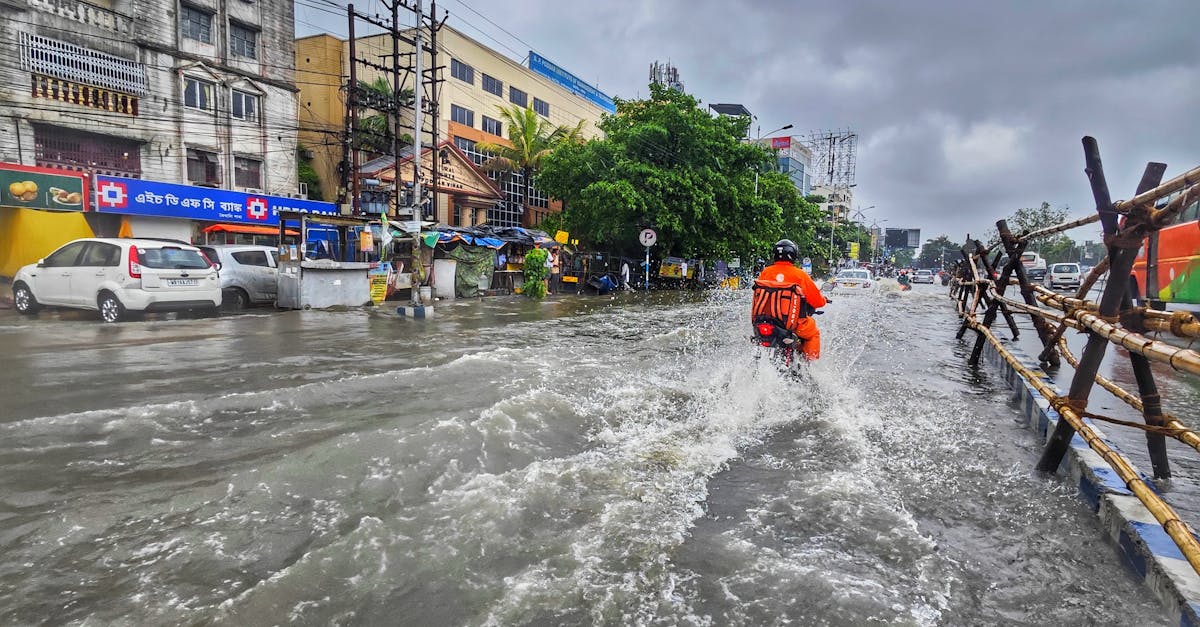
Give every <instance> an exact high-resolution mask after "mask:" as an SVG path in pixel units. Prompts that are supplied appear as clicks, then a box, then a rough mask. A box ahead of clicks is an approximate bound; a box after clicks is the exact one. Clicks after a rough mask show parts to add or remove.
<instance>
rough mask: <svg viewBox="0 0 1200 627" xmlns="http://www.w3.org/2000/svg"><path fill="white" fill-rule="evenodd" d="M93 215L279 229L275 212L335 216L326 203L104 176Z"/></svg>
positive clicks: (334, 208)
mask: <svg viewBox="0 0 1200 627" xmlns="http://www.w3.org/2000/svg"><path fill="white" fill-rule="evenodd" d="M96 211H99V212H102V213H118V214H122V215H138V216H157V217H162V218H184V219H187V220H207V221H210V222H233V223H241V224H256V225H260V226H278V225H279V212H280V211H295V212H299V213H311V214H316V215H328V216H336V215H339V212H338V209H337V205H335V204H333V203H330V202H318V201H315V200H305V199H300V198H286V197H283V196H268V195H266V194H248V193H245V192H234V191H229V190H225V189H213V188H210V187H196V186H195V185H176V184H174V183H158V182H155V181H143V180H141V179H129V178H122V177H118V176H104V175H99V176H97V177H96Z"/></svg>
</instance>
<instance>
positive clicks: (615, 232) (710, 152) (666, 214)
mask: <svg viewBox="0 0 1200 627" xmlns="http://www.w3.org/2000/svg"><path fill="white" fill-rule="evenodd" d="M616 105H617V112H616V114H614V115H606V116H604V118H603V120H602V121H601V122H600V129H601V130H602V131H604V133H605V137H604V138H603V139H595V140H592V141H589V142H586V143H581V144H573V143H568V144H564V145H561V146H560V147H558V149H556V150H555V151H554V152H553V153H552V154H550V155H548V156H546V157H545V159H544V160H543V162H542V168H541V171H540V173H539V174H538V177H537V185H538V187H539V188H540V189H542V190H543V191H544V192H545V193H546V194H548V195H549V196H552V197H554V198H558V199H561V200H563V201H564V203H565V206H566V210H565V214H564V216H563V219H564V220H565V222H566V226H567V227H568V228H569V230H570V231H571V232H572V235H573V236H577V237H579V238H580V239H581V240H583V241H586V242H587V243H588V244H590V245H592V246H596V247H602V248H609V249H611V250H616V251H623V252H636V251H639V250H640V245H639V244H638V242H637V234H638V232H639V231H640V230H641V229H642V228H645V227H647V226H649V227H653V228H654V229H655V230H656V231H657V233H658V242H659V243H658V246H659V248H660V250H662V251H665V252H666V253H667V254H671V255H678V256H684V257H707V258H729V257H735V256H740V257H745V258H747V259H750V258H754V257H757V256H762V255H764V254H765V251H766V250H767V249H768V248H769V246H770V245H771V244H773V243H774V242H775V241H777V240H779V239H781V238H783V237H788V238H790V239H792V240H794V241H796V242H797V244H799V245H801V248H802V249H803V248H804V244H805V243H811V241H812V239H813V236H814V227H815V226H816V225H817V224H818V221H819V208H818V207H817V206H816V205H815V204H812V203H809V202H806V201H805V200H804V199H802V198H801V197H800V196H799V194H798V193H797V192H796V188H795V187H794V186H793V185H792V184H791V181H790V180H789V179H788V178H787V176H786V175H784V174H780V173H777V172H774V171H773V170H774V167H773V166H774V156H773V155H772V154H771V153H770V152H769V151H766V150H764V149H763V148H762V147H760V146H758V145H755V144H752V143H748V142H745V141H743V140H742V138H743V137H745V134H746V129H747V128H748V125H749V121H748V120H747V119H744V118H729V117H715V118H714V117H712V116H711V115H709V114H708V113H707V112H705V111H704V110H702V109H701V108H700V107H699V103H698V101H697V100H696V99H695V98H693V97H691V96H689V95H687V94H684V93H681V92H679V91H677V90H673V89H669V88H666V87H662V86H658V85H651V86H650V98H649V99H647V100H620V99H617V101H616ZM756 173H757V177H756Z"/></svg>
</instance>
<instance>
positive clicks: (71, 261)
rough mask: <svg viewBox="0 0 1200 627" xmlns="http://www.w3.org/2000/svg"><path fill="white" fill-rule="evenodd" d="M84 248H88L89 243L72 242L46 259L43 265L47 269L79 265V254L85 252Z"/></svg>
mask: <svg viewBox="0 0 1200 627" xmlns="http://www.w3.org/2000/svg"><path fill="white" fill-rule="evenodd" d="M84 246H87V242H71V243H70V244H67V245H66V246H63V247H62V248H59V249H58V250H56V251H54V252H53V253H52V254H51V255H50V256H49V257H46V260H45V262H44V263H43V265H45V266H46V267H47V268H66V267H69V266H74V265H78V264H77V263H76V262H77V261H78V260H79V253H81V252H83V247H84Z"/></svg>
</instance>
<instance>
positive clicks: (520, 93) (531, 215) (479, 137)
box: [296, 26, 615, 226]
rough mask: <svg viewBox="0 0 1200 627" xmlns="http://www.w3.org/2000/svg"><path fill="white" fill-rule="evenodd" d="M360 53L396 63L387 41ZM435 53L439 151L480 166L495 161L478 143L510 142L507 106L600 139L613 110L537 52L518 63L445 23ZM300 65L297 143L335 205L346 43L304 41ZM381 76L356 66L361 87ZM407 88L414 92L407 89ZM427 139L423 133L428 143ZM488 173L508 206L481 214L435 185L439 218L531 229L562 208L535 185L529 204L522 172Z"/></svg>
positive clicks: (374, 41) (457, 192) (364, 44)
mask: <svg viewBox="0 0 1200 627" xmlns="http://www.w3.org/2000/svg"><path fill="white" fill-rule="evenodd" d="M400 46H401V49H400V54H401V55H402V59H404V58H405V57H404V56H403V55H406V54H408V53H411V51H412V48H411V47H410V46H407V45H406V44H404V43H401V44H400ZM355 47H356V54H357V56H358V57H359V58H363V59H370V60H372V61H373V62H376V63H382V64H384V65H386V64H388V63H390V59H391V55H392V39H391V37H390V36H388V35H378V36H373V37H363V38H359V39H357V40H356V42H355ZM437 50H438V56H437V60H436V64H435V63H434V59H432V58H431V57H428V56H426V61H425V64H424V66H425V67H426V68H428V67H433V66H434V65H437V66H444V67H445V68H446V71H445V72H444V73H443V76H442V78H443V79H444V82H443V83H442V84H441V86H440V88H439V90H438V95H439V98H438V119H437V124H438V131H439V132H438V135H439V144H440V143H442V142H443V141H448V142H450V143H451V144H453V145H454V146H455V147H457V148H458V149H459V151H460V152H461V154H465V155H466V156H467V157H468V158H469V159H470V160H471V162H472V163H473V164H474V166H476V167H482V166H483V165H484V164H485V163H486V162H487V161H488V159H489V155H486V154H484V153H482V152H480V151H479V150H477V149H476V148H475V145H476V143H478V142H480V141H485V140H486V141H489V142H495V143H499V144H507V143H508V139H507V132H508V128H506V123H505V122H504V119H503V117H502V116H501V115H500V109H501V108H506V107H511V106H513V105H516V106H519V107H523V108H524V107H532V108H533V109H534V111H536V112H537V113H538V115H540V116H541V117H542V118H544V119H545V120H548V121H549V122H550V123H551V124H552V125H555V126H559V125H561V126H568V127H575V126H576V125H577V124H579V122H580V121H582V122H583V134H584V136H585V137H592V136H595V135H597V134H599V130H598V129H597V127H596V124H597V123H598V122H599V121H600V116H601V115H602V114H604V113H610V112H613V111H615V108H614V107H613V105H612V100H611V99H610V98H608V97H607V96H605V95H604V94H603V93H601V92H600V91H599V90H598V89H596V88H594V87H591V86H590V85H588V84H586V83H584V82H583V81H581V80H579V79H578V78H577V77H575V76H574V75H572V74H570V73H569V72H566V71H565V70H563V69H562V68H559V67H558V66H556V65H554V64H553V63H551V62H549V61H548V60H546V59H545V58H544V57H542V56H541V55H538V54H537V53H535V52H530V53H529V57H528V62H527V63H528V65H522V64H520V63H518V62H516V61H514V60H512V59H510V58H508V57H507V56H505V55H503V54H500V53H498V52H496V51H495V50H492V49H491V48H488V47H487V46H485V45H483V44H481V43H479V42H477V41H475V40H474V39H471V38H470V37H468V36H466V35H464V34H463V33H461V32H459V31H457V30H455V29H454V28H451V27H449V26H444V27H443V28H442V29H441V30H440V31H439V33H438V41H437ZM296 68H297V72H298V76H299V77H300V78H299V80H298V82H299V86H300V105H301V108H300V126H301V142H302V143H303V144H304V145H305V146H306V147H312V148H311V149H312V151H313V153H314V167H315V168H316V169H317V173H318V175H319V176H320V177H321V182H322V189H323V190H326V191H325V194H326V199H327V200H332V199H334V197H335V196H336V194H335V193H334V192H333V191H332V190H336V189H337V187H338V186H339V185H340V176H339V172H338V167H337V164H338V163H339V162H341V161H342V160H343V156H342V153H341V148H340V147H339V146H338V145H336V143H335V142H331V141H330V139H329V138H330V137H331V136H332V134H333V133H336V132H337V131H338V130H340V129H342V128H344V125H345V117H344V116H345V110H344V100H343V96H342V91H341V90H342V83H343V81H344V80H345V79H342V80H340V81H339V80H336V79H334V78H333V77H335V76H338V75H341V76H345V75H347V74H348V73H349V46H348V45H347V42H345V41H342V40H340V39H337V38H334V37H332V36H330V35H314V36H311V37H304V38H301V39H298V40H297V42H296ZM380 76H384V74H382V73H380V72H379V71H377V70H373V69H371V68H366V67H362V66H360V67H358V68H357V78H358V80H359V81H362V82H367V83H370V82H372V81H374V80H376V79H377V78H378V77H380ZM407 87H409V88H411V87H412V85H411V82H410V84H409V85H407ZM405 122H407V126H408V128H411V127H412V120H411V117H409V118H407V120H405V119H402V121H401V124H402V125H403V124H405ZM431 140H432V138H431V137H430V135H429V134H428V133H426V134H425V137H424V138H423V142H429V141H431ZM426 145H428V144H426ZM459 151H453V152H452V151H441V150H439V151H437V153H436V154H437V158H439V159H446V160H451V161H452V160H454V159H457V158H458V157H459V154H460V152H459ZM426 153H427V156H426V159H429V158H431V157H430V156H429V155H433V154H434V153H433V152H432V151H429V150H427V151H426ZM371 156H375V155H371ZM363 161H364V162H365V161H366V159H363ZM455 165H458V164H455ZM426 167H428V165H426ZM487 174H488V176H490V177H491V178H492V179H493V181H495V184H496V186H497V187H498V188H499V189H500V191H501V192H502V193H503V196H504V200H502V201H500V202H494V201H490V202H489V206H490V208H489V209H486V210H479V209H477V208H476V207H477V206H478V202H475V200H478V199H470V198H467V197H466V196H464V194H463V192H462V190H461V189H456V188H450V187H445V188H443V187H441V186H439V189H438V190H437V195H436V196H437V205H436V207H437V208H436V210H435V212H434V213H435V217H436V219H437V220H438V221H440V222H444V223H447V224H452V225H456V226H470V225H473V224H479V223H481V222H484V221H485V220H486V222H488V223H490V224H494V225H497V226H519V225H524V226H531V225H534V224H538V223H540V222H541V221H542V220H544V219H545V218H546V217H548V216H549V215H550V214H551V213H554V212H556V211H560V210H561V206H560V205H559V203H557V202H555V201H553V200H551V199H548V198H546V197H545V196H544V195H543V194H541V193H540V192H538V191H537V190H536V188H532V193H531V194H530V197H529V198H525V181H524V178H523V176H522V174H521V173H520V172H500V171H489V172H488V173H487ZM371 175H372V176H373V177H376V176H378V177H380V178H382V179H384V180H386V179H387V178H388V177H387V175H386V174H383V175H380V173H379V172H378V171H373V172H372V173H371ZM402 175H403V173H402ZM408 176H411V173H408ZM409 180H411V178H410V179H409ZM531 187H532V186H531ZM464 209H469V210H464Z"/></svg>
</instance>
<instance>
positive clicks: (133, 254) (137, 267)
mask: <svg viewBox="0 0 1200 627" xmlns="http://www.w3.org/2000/svg"><path fill="white" fill-rule="evenodd" d="M138 261H139V259H138V251H137V248H135V247H133V246H130V247H129V278H131V279H140V278H142V264H140V263H138Z"/></svg>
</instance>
